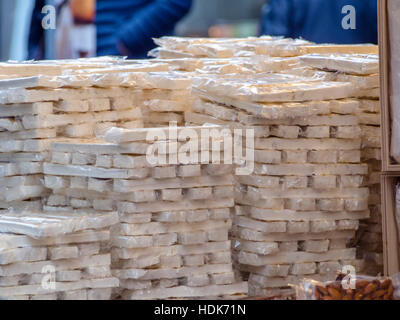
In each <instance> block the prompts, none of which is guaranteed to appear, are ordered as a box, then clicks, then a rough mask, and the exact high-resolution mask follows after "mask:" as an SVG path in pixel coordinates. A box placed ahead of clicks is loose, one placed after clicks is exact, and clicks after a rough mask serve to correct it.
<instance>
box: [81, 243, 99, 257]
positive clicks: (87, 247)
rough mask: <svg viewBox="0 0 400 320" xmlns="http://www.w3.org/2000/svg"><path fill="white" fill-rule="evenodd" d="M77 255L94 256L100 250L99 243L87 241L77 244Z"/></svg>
mask: <svg viewBox="0 0 400 320" xmlns="http://www.w3.org/2000/svg"><path fill="white" fill-rule="evenodd" d="M78 250H79V256H81V257H82V256H94V255H96V254H99V252H100V243H99V242H97V243H87V244H79V245H78Z"/></svg>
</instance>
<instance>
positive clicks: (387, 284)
mask: <svg viewBox="0 0 400 320" xmlns="http://www.w3.org/2000/svg"><path fill="white" fill-rule="evenodd" d="M390 284H392V280H390V279H386V280H384V281H383V282H382V283H381V286H380V287H381V288H382V289H386V288H388V287H389V285H390Z"/></svg>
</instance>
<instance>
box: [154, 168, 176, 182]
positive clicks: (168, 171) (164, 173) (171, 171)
mask: <svg viewBox="0 0 400 320" xmlns="http://www.w3.org/2000/svg"><path fill="white" fill-rule="evenodd" d="M175 177H176V168H175V167H156V168H153V178H154V179H168V178H175Z"/></svg>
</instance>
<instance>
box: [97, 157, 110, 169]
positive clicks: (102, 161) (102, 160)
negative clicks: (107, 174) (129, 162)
mask: <svg viewBox="0 0 400 320" xmlns="http://www.w3.org/2000/svg"><path fill="white" fill-rule="evenodd" d="M112 164H113V158H112V157H111V156H106V155H98V156H97V157H96V167H102V168H111V167H112Z"/></svg>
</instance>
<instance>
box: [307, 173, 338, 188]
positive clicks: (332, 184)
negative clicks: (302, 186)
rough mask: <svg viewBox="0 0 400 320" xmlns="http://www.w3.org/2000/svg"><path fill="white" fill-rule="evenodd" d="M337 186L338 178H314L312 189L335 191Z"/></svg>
mask: <svg viewBox="0 0 400 320" xmlns="http://www.w3.org/2000/svg"><path fill="white" fill-rule="evenodd" d="M336 186H337V177H336V176H313V177H312V187H313V188H315V189H334V188H336Z"/></svg>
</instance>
